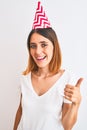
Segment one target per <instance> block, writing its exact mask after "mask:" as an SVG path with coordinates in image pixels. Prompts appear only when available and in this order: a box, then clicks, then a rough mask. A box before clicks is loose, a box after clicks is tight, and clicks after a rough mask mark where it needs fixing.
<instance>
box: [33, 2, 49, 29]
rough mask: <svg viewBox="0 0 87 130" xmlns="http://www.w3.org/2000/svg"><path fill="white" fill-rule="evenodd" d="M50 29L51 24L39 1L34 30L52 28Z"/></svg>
mask: <svg viewBox="0 0 87 130" xmlns="http://www.w3.org/2000/svg"><path fill="white" fill-rule="evenodd" d="M50 27H51V25H50V22H49V21H48V18H47V16H46V14H45V11H44V10H43V6H42V5H41V2H40V1H39V2H38V6H37V9H36V13H35V18H34V22H33V27H32V29H39V28H50Z"/></svg>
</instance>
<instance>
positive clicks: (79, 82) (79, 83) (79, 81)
mask: <svg viewBox="0 0 87 130" xmlns="http://www.w3.org/2000/svg"><path fill="white" fill-rule="evenodd" d="M82 81H83V78H80V79H78V81H77V83H76V85H75V86H76V87H80V85H81V83H82Z"/></svg>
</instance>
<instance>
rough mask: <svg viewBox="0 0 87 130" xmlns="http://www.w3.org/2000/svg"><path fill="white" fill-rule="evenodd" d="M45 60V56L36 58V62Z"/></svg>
mask: <svg viewBox="0 0 87 130" xmlns="http://www.w3.org/2000/svg"><path fill="white" fill-rule="evenodd" d="M45 58H46V56H40V57H36V60H38V61H42V60H44V59H45Z"/></svg>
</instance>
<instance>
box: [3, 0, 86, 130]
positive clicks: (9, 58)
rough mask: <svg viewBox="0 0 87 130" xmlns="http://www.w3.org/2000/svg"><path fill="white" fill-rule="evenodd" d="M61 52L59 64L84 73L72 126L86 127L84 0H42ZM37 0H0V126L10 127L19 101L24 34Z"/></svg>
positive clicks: (7, 129) (79, 129)
mask: <svg viewBox="0 0 87 130" xmlns="http://www.w3.org/2000/svg"><path fill="white" fill-rule="evenodd" d="M42 5H43V6H44V9H45V11H46V14H47V16H49V20H50V22H51V25H52V27H53V28H54V29H55V31H56V33H57V35H58V38H59V42H60V46H61V49H62V54H63V66H64V67H65V68H67V69H69V70H71V71H72V72H75V74H76V76H77V77H78V78H79V77H80V76H81V77H84V82H83V83H82V86H81V92H82V97H83V98H82V103H81V106H80V109H79V116H78V121H77V124H76V125H75V127H74V128H73V130H87V121H86V119H87V84H86V83H87V82H86V78H87V58H86V56H87V51H86V50H87V1H86V0H53V1H51V0H42ZM36 7H37V0H0V130H12V127H13V123H14V118H15V113H16V110H17V107H18V104H19V95H20V90H19V85H20V82H19V77H20V74H21V72H22V71H23V70H24V69H25V68H26V65H27V58H28V52H27V46H26V41H27V36H28V34H29V32H30V30H31V28H32V23H33V19H34V15H35V11H36Z"/></svg>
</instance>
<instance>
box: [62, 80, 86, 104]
mask: <svg viewBox="0 0 87 130" xmlns="http://www.w3.org/2000/svg"><path fill="white" fill-rule="evenodd" d="M82 81H83V78H80V79H78V81H77V83H76V85H75V86H73V85H70V84H67V85H66V87H65V89H64V95H65V98H66V99H68V100H70V101H71V102H72V103H73V104H78V105H79V104H80V102H81V93H80V86H81V83H82Z"/></svg>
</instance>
